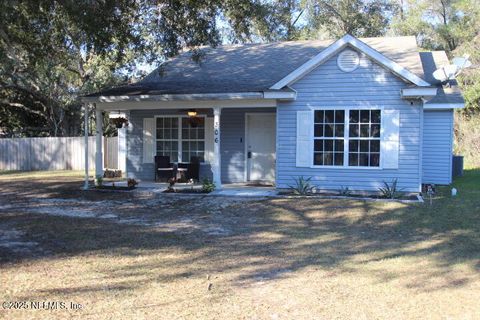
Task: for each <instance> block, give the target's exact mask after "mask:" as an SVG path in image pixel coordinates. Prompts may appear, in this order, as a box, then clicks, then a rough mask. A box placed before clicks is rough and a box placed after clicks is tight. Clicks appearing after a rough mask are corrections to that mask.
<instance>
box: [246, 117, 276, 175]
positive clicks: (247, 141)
mask: <svg viewBox="0 0 480 320" xmlns="http://www.w3.org/2000/svg"><path fill="white" fill-rule="evenodd" d="M251 115H263V116H267V115H268V116H270V115H273V116H275V131H276V130H277V129H276V128H277V127H276V126H277V123H276V121H277V118H278V117H277V114H276V112H245V117H244V121H245V135H244V138H243V141H244V150H243V152H244V154H243V155H244V161H245V162H244V168H245V170H244V171H245V172H244V174H243V179H244V182H248V156H247V155H248V154H247V153H248V147H247V142H248V116H251ZM274 170H275V180H274V181H272V182H276V180H277V137H276V134H275V169H274Z"/></svg>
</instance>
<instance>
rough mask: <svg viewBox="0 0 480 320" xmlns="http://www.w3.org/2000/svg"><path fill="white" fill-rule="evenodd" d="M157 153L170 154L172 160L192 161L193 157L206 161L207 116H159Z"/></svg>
mask: <svg viewBox="0 0 480 320" xmlns="http://www.w3.org/2000/svg"><path fill="white" fill-rule="evenodd" d="M156 154H157V155H164V156H169V157H170V161H171V162H190V160H191V158H192V157H198V158H199V160H200V162H204V159H205V117H203V116H198V117H197V118H196V119H195V120H194V121H192V119H191V118H189V117H187V116H157V117H156Z"/></svg>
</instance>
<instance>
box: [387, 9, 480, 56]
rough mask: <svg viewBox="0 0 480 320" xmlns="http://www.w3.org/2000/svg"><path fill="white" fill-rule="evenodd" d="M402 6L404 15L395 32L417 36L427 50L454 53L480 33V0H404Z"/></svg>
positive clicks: (394, 21)
mask: <svg viewBox="0 0 480 320" xmlns="http://www.w3.org/2000/svg"><path fill="white" fill-rule="evenodd" d="M401 5H402V10H401V11H402V12H404V14H402V15H399V16H397V17H395V18H394V19H393V23H392V27H391V28H392V30H393V32H394V33H395V34H398V35H415V36H417V39H418V41H419V43H420V46H421V47H423V48H425V49H431V50H446V51H447V52H448V53H450V52H452V51H453V50H455V49H456V48H457V47H458V46H459V45H461V44H462V43H464V42H466V41H471V40H472V39H473V38H474V37H475V36H476V35H477V33H478V31H479V30H480V21H479V18H480V1H478V0H403V1H402V4H401Z"/></svg>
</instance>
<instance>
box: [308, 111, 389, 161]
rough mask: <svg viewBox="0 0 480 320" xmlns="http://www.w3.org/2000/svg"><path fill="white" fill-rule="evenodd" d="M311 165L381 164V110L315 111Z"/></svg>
mask: <svg viewBox="0 0 480 320" xmlns="http://www.w3.org/2000/svg"><path fill="white" fill-rule="evenodd" d="M313 118H314V130H313V131H314V132H313V135H314V139H313V165H314V166H327V167H380V129H381V110H380V109H368V110H364V109H333V110H330V109H318V110H314V117H313Z"/></svg>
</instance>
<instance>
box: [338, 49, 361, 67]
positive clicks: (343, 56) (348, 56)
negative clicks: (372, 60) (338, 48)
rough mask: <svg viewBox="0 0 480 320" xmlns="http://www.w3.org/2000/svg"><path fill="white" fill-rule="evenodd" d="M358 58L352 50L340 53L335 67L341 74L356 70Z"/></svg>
mask: <svg viewBox="0 0 480 320" xmlns="http://www.w3.org/2000/svg"><path fill="white" fill-rule="evenodd" d="M359 63H360V57H359V56H358V53H357V52H356V51H353V50H345V51H342V52H341V53H340V54H339V55H338V58H337V65H338V67H339V68H340V70H342V71H343V72H352V71H353V70H355V69H357V68H358V64H359Z"/></svg>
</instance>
